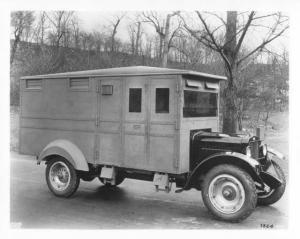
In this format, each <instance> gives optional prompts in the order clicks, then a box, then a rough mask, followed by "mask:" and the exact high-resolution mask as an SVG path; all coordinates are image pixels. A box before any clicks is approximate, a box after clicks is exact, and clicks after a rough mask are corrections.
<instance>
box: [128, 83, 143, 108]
mask: <svg viewBox="0 0 300 239" xmlns="http://www.w3.org/2000/svg"><path fill="white" fill-rule="evenodd" d="M131 90H139V92H140V96H139V97H140V99H139V102H140V105H139V109H140V111H130V109H131V104H130V102H131V100H130V99H131V98H130V96H131V94H130V93H131ZM133 107H134V106H133ZM142 112H143V88H142V87H132V88H130V87H129V88H128V113H134V114H139V113H142Z"/></svg>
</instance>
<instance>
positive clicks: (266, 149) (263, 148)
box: [262, 144, 268, 157]
mask: <svg viewBox="0 0 300 239" xmlns="http://www.w3.org/2000/svg"><path fill="white" fill-rule="evenodd" d="M267 152H268V148H267V145H265V144H264V145H263V146H262V153H263V156H264V157H265V156H266V155H267Z"/></svg>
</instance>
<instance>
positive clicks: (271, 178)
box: [259, 163, 282, 189]
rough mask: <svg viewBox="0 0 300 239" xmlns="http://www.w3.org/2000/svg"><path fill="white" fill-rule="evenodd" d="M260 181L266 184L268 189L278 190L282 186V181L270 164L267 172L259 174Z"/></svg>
mask: <svg viewBox="0 0 300 239" xmlns="http://www.w3.org/2000/svg"><path fill="white" fill-rule="evenodd" d="M259 176H260V177H261V179H262V180H263V181H264V183H265V184H267V185H268V186H269V187H270V188H273V189H275V188H278V187H280V186H281V184H282V180H281V179H280V178H279V176H278V173H277V171H276V169H275V167H274V166H273V164H272V163H271V164H270V166H269V168H268V170H267V171H262V172H260V175H259Z"/></svg>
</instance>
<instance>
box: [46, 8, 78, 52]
mask: <svg viewBox="0 0 300 239" xmlns="http://www.w3.org/2000/svg"><path fill="white" fill-rule="evenodd" d="M73 15H74V12H73V11H55V12H51V13H46V17H47V18H48V20H49V21H50V23H51V24H52V33H51V34H52V41H53V42H52V44H53V45H54V46H55V47H56V48H58V47H59V46H61V45H62V42H63V43H64V44H66V43H67V42H68V40H67V37H68V36H69V35H68V33H69V31H70V23H71V18H72V16H73Z"/></svg>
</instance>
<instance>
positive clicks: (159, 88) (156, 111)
mask: <svg viewBox="0 0 300 239" xmlns="http://www.w3.org/2000/svg"><path fill="white" fill-rule="evenodd" d="M158 90H167V91H168V101H167V103H168V104H167V106H168V108H167V111H166V112H158V109H157V106H158V104H157V103H158V97H157V92H158ZM170 93H171V92H170V87H156V88H155V114H170V95H171V94H170ZM165 99H166V98H165Z"/></svg>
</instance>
